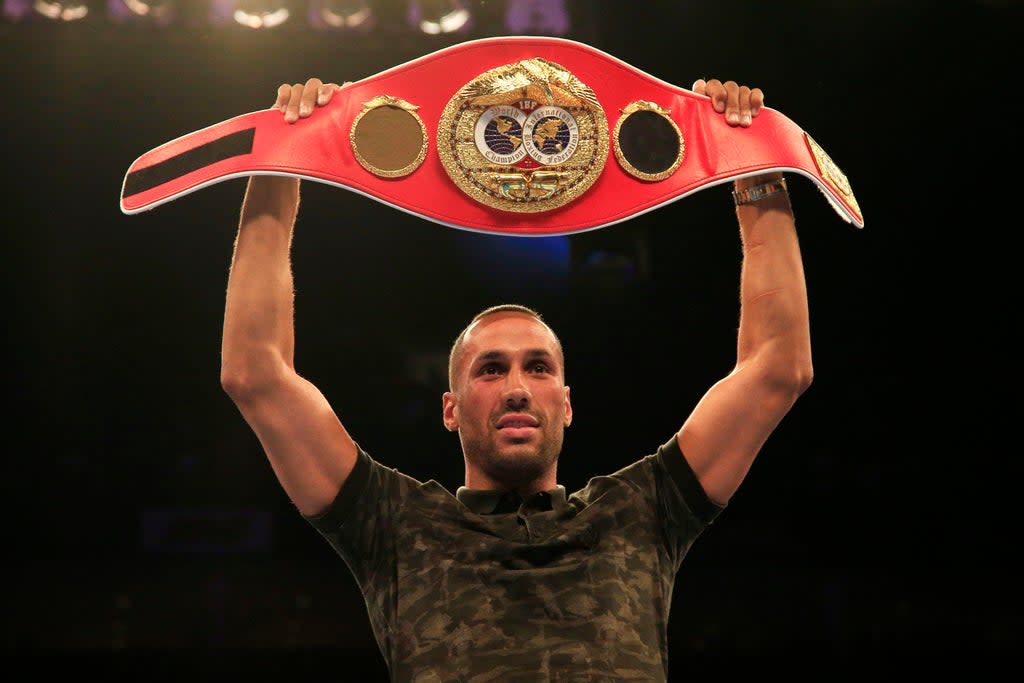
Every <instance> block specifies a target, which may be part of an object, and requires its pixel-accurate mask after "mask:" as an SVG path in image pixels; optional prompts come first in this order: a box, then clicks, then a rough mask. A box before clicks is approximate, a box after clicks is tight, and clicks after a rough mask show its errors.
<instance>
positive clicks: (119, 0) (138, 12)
mask: <svg viewBox="0 0 1024 683" xmlns="http://www.w3.org/2000/svg"><path fill="white" fill-rule="evenodd" d="M177 14H178V7H177V1H176V0H108V2H107V15H108V16H109V17H110V18H111V20H112V21H114V22H115V23H124V22H129V21H132V22H139V23H148V24H155V25H158V26H167V25H169V24H171V23H173V22H174V20H175V19H176V18H177Z"/></svg>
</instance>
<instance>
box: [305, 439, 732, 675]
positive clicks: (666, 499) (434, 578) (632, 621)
mask: <svg viewBox="0 0 1024 683" xmlns="http://www.w3.org/2000/svg"><path fill="white" fill-rule="evenodd" d="M721 510H722V508H721V507H719V506H717V505H715V504H714V503H713V502H712V501H711V500H710V499H708V497H707V496H706V495H705V493H704V491H703V489H702V488H701V487H700V484H699V483H698V482H697V478H696V476H695V475H694V474H693V472H692V470H691V469H690V467H689V465H688V464H687V463H686V460H685V459H684V458H683V455H682V453H681V452H680V451H679V447H678V445H677V442H676V439H675V437H673V438H672V439H671V440H669V441H668V442H667V443H666V444H665V445H663V446H662V447H660V448H659V449H658V451H657V452H656V453H654V454H651V455H648V456H645V457H643V458H641V459H640V460H639V461H637V462H635V463H633V464H632V465H630V466H628V467H625V468H623V469H621V470H619V471H617V472H615V473H613V474H611V475H608V476H600V477H594V478H592V479H591V480H590V481H589V482H588V483H587V485H586V486H585V487H584V488H582V489H581V490H579V491H577V492H575V493H573V494H571V495H568V496H567V495H566V491H565V488H564V487H562V486H558V487H556V488H555V489H552V490H550V491H544V492H540V493H536V494H533V495H531V496H529V497H527V498H526V499H522V498H521V497H519V496H518V494H516V493H514V492H504V493H503V492H493V491H471V490H469V489H466V488H465V487H460V488H459V489H458V491H457V492H456V495H452V494H451V493H450V492H449V491H448V490H446V489H445V488H444V487H443V486H441V485H440V484H439V483H437V482H436V481H434V480H431V481H427V482H421V481H418V480H416V479H413V478H412V477H409V476H407V475H405V474H402V473H401V472H398V471H397V470H395V469H391V468H388V467H384V466H383V465H381V464H379V463H378V462H376V461H375V460H373V459H372V458H371V457H370V456H369V455H367V454H366V453H365V452H363V451H362V450H360V452H359V458H358V462H357V464H356V467H355V469H354V470H353V472H352V474H351V475H350V476H349V479H348V481H346V483H345V485H344V486H343V487H342V490H341V491H340V492H339V493H338V497H337V498H336V500H335V501H334V503H333V505H332V506H331V508H330V509H328V511H327V512H325V513H324V514H323V515H321V516H318V517H310V518H308V519H309V521H310V523H311V524H312V525H313V526H314V527H315V528H316V529H317V530H318V531H319V532H320V533H321V534H322V535H323V536H324V537H325V538H326V539H327V541H328V542H329V543H330V544H331V546H332V547H333V548H334V549H335V550H336V551H337V552H338V554H339V555H341V557H342V558H343V559H344V560H345V563H346V564H347V565H348V567H349V569H350V570H351V572H352V574H353V575H354V577H355V579H356V581H357V582H358V584H359V588H360V590H361V591H362V594H363V597H364V599H365V601H366V608H367V612H368V613H369V617H370V621H371V623H372V626H373V631H374V634H375V636H376V639H377V643H378V645H379V646H380V650H381V653H382V654H383V656H384V659H385V662H386V664H387V667H388V670H389V672H390V675H391V678H392V680H394V681H398V682H401V683H405V682H410V683H434V682H444V683H448V682H450V681H452V682H454V681H459V682H464V683H469V682H472V683H483V682H485V681H494V682H498V681H500V682H501V683H513V682H520V681H522V682H527V681H528V682H530V683H538V682H541V681H543V682H545V683H547V682H548V681H588V682H592V681H644V682H645V683H651V682H652V681H664V680H666V677H667V666H668V637H667V636H668V617H669V608H670V606H671V603H672V586H673V583H674V580H675V576H676V573H677V571H678V569H679V566H680V563H681V562H682V560H683V557H684V555H685V554H686V552H687V550H688V549H689V548H690V546H691V544H692V543H693V542H694V540H696V538H697V536H698V535H699V534H700V533H701V532H702V531H703V530H704V529H705V528H706V527H707V526H708V525H709V524H710V523H711V522H712V521H713V520H714V518H715V517H716V516H717V515H718V513H719V512H720V511H721Z"/></svg>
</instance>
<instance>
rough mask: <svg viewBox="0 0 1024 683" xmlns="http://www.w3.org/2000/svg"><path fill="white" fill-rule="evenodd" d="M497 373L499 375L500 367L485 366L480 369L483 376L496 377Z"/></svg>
mask: <svg viewBox="0 0 1024 683" xmlns="http://www.w3.org/2000/svg"><path fill="white" fill-rule="evenodd" d="M497 373H498V366H497V365H485V366H483V367H482V368H480V374H481V375H495V374H497Z"/></svg>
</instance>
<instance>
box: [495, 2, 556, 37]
mask: <svg viewBox="0 0 1024 683" xmlns="http://www.w3.org/2000/svg"><path fill="white" fill-rule="evenodd" d="M569 24H570V22H569V10H568V9H567V8H566V6H565V0H507V2H506V4H505V28H506V29H507V30H508V31H510V32H511V33H518V34H523V35H545V36H564V35H565V34H567V33H568V32H569Z"/></svg>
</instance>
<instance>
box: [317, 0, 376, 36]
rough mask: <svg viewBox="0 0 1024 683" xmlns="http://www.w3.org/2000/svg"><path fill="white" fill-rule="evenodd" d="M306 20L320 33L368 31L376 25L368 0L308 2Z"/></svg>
mask: <svg viewBox="0 0 1024 683" xmlns="http://www.w3.org/2000/svg"><path fill="white" fill-rule="evenodd" d="M307 18H308V20H309V25H310V26H312V27H313V28H316V29H320V30H322V31H369V30H370V29H372V28H373V27H374V26H375V25H376V23H377V15H376V13H375V12H374V8H373V3H371V2H370V0H309V14H308V17H307Z"/></svg>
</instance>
